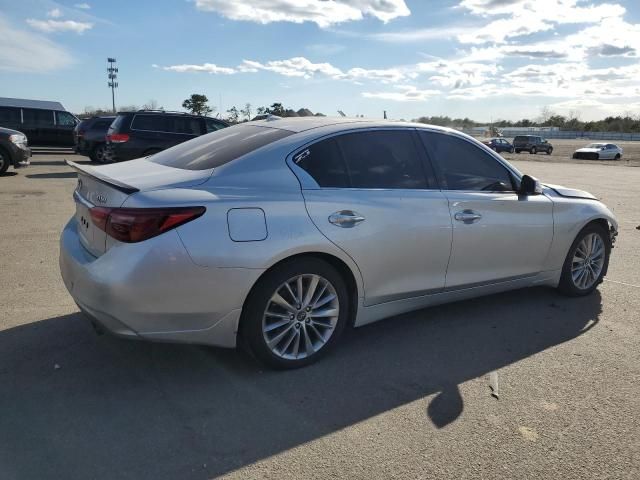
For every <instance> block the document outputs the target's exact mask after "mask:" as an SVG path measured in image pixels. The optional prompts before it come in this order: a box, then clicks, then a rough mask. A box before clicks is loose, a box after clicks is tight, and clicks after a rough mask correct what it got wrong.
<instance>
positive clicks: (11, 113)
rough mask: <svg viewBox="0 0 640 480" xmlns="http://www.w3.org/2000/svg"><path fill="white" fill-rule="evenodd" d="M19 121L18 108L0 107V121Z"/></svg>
mask: <svg viewBox="0 0 640 480" xmlns="http://www.w3.org/2000/svg"><path fill="white" fill-rule="evenodd" d="M5 122H8V123H20V110H19V109H18V108H8V107H0V123H5Z"/></svg>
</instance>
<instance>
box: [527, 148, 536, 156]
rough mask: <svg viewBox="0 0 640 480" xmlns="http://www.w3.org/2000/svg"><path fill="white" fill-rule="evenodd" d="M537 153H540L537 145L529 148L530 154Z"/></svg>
mask: <svg viewBox="0 0 640 480" xmlns="http://www.w3.org/2000/svg"><path fill="white" fill-rule="evenodd" d="M536 153H538V151H537V150H536V147H531V150H529V154H531V155H535V154H536Z"/></svg>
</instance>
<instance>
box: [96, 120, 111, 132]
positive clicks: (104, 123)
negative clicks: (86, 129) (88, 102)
mask: <svg viewBox="0 0 640 480" xmlns="http://www.w3.org/2000/svg"><path fill="white" fill-rule="evenodd" d="M112 122H113V119H112V118H105V119H99V120H96V122H95V123H94V124H93V125H91V128H92V129H95V130H105V129H107V128H109V125H111V123H112Z"/></svg>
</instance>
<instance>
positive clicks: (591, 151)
mask: <svg viewBox="0 0 640 480" xmlns="http://www.w3.org/2000/svg"><path fill="white" fill-rule="evenodd" d="M573 158H579V159H584V160H620V159H621V158H622V148H620V147H619V146H618V145H614V144H613V143H590V144H589V145H587V146H586V147H583V148H579V149H578V150H576V151H575V152H574V153H573Z"/></svg>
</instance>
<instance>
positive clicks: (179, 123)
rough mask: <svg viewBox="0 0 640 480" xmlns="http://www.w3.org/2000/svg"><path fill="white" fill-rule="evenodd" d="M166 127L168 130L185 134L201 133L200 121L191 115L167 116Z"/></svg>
mask: <svg viewBox="0 0 640 480" xmlns="http://www.w3.org/2000/svg"><path fill="white" fill-rule="evenodd" d="M167 127H168V128H169V130H168V131H169V132H173V133H182V134H186V135H202V134H203V133H204V132H203V131H202V127H201V121H200V119H199V118H193V117H178V116H174V117H167Z"/></svg>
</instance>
